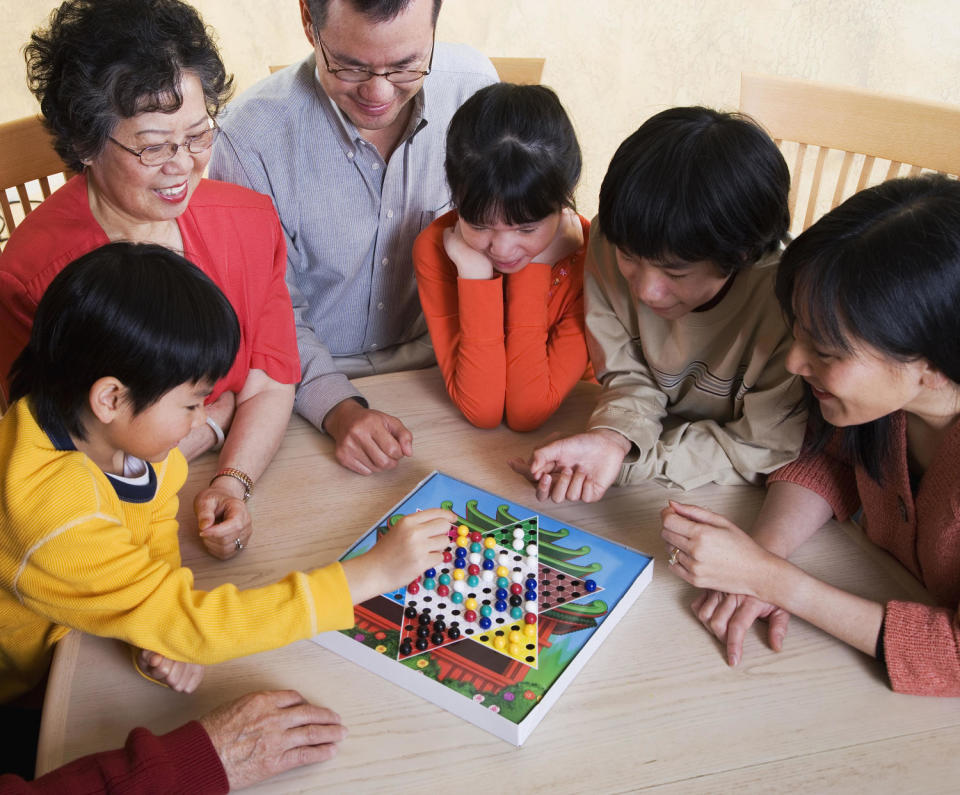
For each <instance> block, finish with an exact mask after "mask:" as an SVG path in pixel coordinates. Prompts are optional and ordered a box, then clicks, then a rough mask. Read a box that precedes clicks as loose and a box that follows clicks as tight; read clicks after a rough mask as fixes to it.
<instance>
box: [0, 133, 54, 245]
mask: <svg viewBox="0 0 960 795" xmlns="http://www.w3.org/2000/svg"><path fill="white" fill-rule="evenodd" d="M54 174H63V176H64V177H68V176H70V174H69V172H67V171H65V170H64V166H63V161H62V160H61V159H60V155H58V154H57V153H56V151H55V150H54V148H53V142H52V140H51V138H50V134H49V133H48V132H47V131H46V129H45V128H44V126H43V123H42V122H41V121H40V118H39V117H38V116H27V117H26V118H24V119H16V120H15V121H8V122H5V123H3V124H0V209H2V211H3V220H4V223H5V224H6V230H5V233H4V237H9V236H10V233H11V232H13V230H14V229H15V228H16V226H17V218H22V217H23V216H26V215H29V214H30V212H31V211H32V210H33V208H34V206H35V205H37V204H39V203H40V202H41V201H43V200H44V199H46V198H48V197H49V196H50V194H51V193H52V190H51V188H50V180H49V177H50V176H52V175H54ZM33 183H36V186H37V187H34V185H33ZM7 188H14V189H15V190H16V192H17V196H18V198H19V200H20V212H19V213H16V214H15V213H14V211H13V209H14V208H13V207H12V206H11V202H10V201H9V199H8V198H7ZM31 188H33V190H31ZM37 188H39V198H38V196H37V193H38V191H37ZM31 194H32V196H31ZM14 203H15V202H14ZM0 241H2V238H0Z"/></svg>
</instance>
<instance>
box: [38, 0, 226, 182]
mask: <svg viewBox="0 0 960 795" xmlns="http://www.w3.org/2000/svg"><path fill="white" fill-rule="evenodd" d="M24 55H25V57H26V61H27V83H28V85H29V86H30V90H31V91H32V92H33V94H34V95H35V96H36V98H37V100H38V101H39V102H40V110H41V112H42V113H43V118H44V123H45V124H46V126H47V128H48V129H49V130H50V132H51V133H52V134H53V137H54V146H55V148H56V150H57V154H59V155H60V157H61V158H62V159H63V162H64V163H66V164H67V166H68V167H69V168H71V169H72V170H74V171H81V170H82V169H83V161H84V160H88V159H90V158H92V157H96V156H97V155H98V154H99V153H100V152H101V151H103V147H104V146H106V144H107V139H108V137H109V136H110V134H111V132H112V131H113V129H114V127H115V126H116V124H117V122H118V121H119V120H120V119H125V118H131V117H133V116H136V115H137V114H138V113H145V112H153V111H161V112H164V113H172V112H174V111H176V110H178V109H179V108H180V106H181V105H182V104H183V96H182V94H181V91H180V82H181V80H182V77H183V75H184V73H187V72H189V73H190V74H193V75H196V77H197V78H198V79H199V80H200V83H201V85H202V86H203V94H204V99H205V101H206V106H207V112H208V113H209V114H210V116H211V117H216V115H217V114H218V113H219V111H220V108H221V107H222V106H223V104H224V103H225V102H226V101H227V99H228V98H229V97H230V93H231V90H232V86H233V78H232V77H231V76H228V75H227V74H226V71H225V69H224V66H223V61H222V60H221V59H220V54H219V52H218V51H217V46H216V44H215V43H214V36H213V33H212V31H211V30H210V29H209V28H207V27H206V26H205V25H204V23H203V20H202V19H201V18H200V15H199V14H198V13H197V11H196V10H195V9H194V8H192V7H191V6H189V5H187V4H186V3H182V2H179V0H67V1H66V2H65V3H63V4H62V5H61V6H60V7H59V8H57V9H56V10H54V11H53V12H52V13H51V15H50V21H49V27H48V28H46V29H43V28H41V29H38V30H36V31H34V33H33V34H32V35H31V37H30V42H29V43H28V44H27V46H26V47H25V48H24Z"/></svg>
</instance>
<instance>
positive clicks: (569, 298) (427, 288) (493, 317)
mask: <svg viewBox="0 0 960 795" xmlns="http://www.w3.org/2000/svg"><path fill="white" fill-rule="evenodd" d="M457 218H458V216H457V213H456V211H455V210H454V211H451V212H449V213H447V214H446V215H443V216H441V217H440V218H438V219H437V220H436V221H434V222H433V223H432V224H430V226H428V227H427V228H426V229H424V230H423V231H422V232H421V233H420V235H419V237H418V238H417V240H416V242H415V243H414V246H413V264H414V269H415V271H416V275H417V288H418V289H419V291H420V303H421V305H422V306H423V314H424V316H425V317H426V320H427V327H428V328H429V330H430V337H431V339H432V340H433V348H434V351H435V352H436V355H437V362H438V363H439V365H440V370H441V372H442V373H443V378H444V381H445V383H446V386H447V392H448V393H449V395H450V398H451V399H452V400H453V402H454V403H455V404H456V406H457V408H459V409H460V411H462V412H463V415H464V416H465V417H466V418H467V419H468V420H469V421H470V422H471V423H473V424H474V425H476V426H478V427H480V428H493V427H496V426H497V425H499V424H500V423H501V422H503V421H506V423H507V425H508V426H509V427H510V428H512V429H513V430H516V431H530V430H533V429H534V428H538V427H539V426H540V425H542V424H543V423H544V422H546V420H547V419H548V418H549V417H550V415H552V414H553V412H554V411H556V410H557V407H558V406H559V405H560V403H561V402H562V401H563V399H564V398H565V397H566V396H567V394H568V393H569V392H570V390H571V389H573V386H574V384H576V382H577V381H578V380H579V379H580V378H581V377H582V376H583V375H584V371H585V370H586V369H587V364H588V360H587V346H586V341H585V338H584V321H583V260H584V255H585V252H586V243H587V236H588V234H589V229H590V222H589V221H588V220H587V219H586V218H584V217H582V216H580V223H581V225H582V226H583V238H584V245H583V246H582V247H581V248H580V249H579V250H577V251H576V252H575V253H574V254H573V255H571V256H570V257H567V258H565V259H563V260H561V261H560V262H558V263H556V264H555V265H554V266H553V267H551V266H549V265H546V264H543V263H539V262H531V263H530V264H529V265H527V266H526V267H525V268H524V269H523V270H521V271H518V272H517V273H513V274H508V275H503V274H496V275H495V276H494V277H493V278H492V279H460V278H459V277H458V276H457V268H456V265H454V264H453V262H452V261H451V259H450V258H449V257H448V256H447V253H446V251H445V250H444V247H443V231H444V230H445V229H447V228H449V227H452V226H453V225H454V224H455V223H456V222H457Z"/></svg>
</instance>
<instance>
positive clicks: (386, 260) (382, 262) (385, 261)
mask: <svg viewBox="0 0 960 795" xmlns="http://www.w3.org/2000/svg"><path fill="white" fill-rule="evenodd" d="M380 264H381V265H389V264H390V260H389V259H387V258H386V257H384V258H383V259H382V260H380Z"/></svg>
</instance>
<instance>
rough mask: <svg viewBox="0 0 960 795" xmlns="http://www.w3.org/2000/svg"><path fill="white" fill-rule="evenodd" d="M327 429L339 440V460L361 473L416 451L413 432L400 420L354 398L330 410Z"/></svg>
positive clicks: (325, 422)
mask: <svg viewBox="0 0 960 795" xmlns="http://www.w3.org/2000/svg"><path fill="white" fill-rule="evenodd" d="M323 429H324V430H325V431H326V432H327V433H328V434H330V436H331V437H332V438H333V440H334V442H336V445H337V449H336V456H337V461H339V462H340V463H341V464H342V465H343V466H345V467H346V468H347V469H350V470H353V471H354V472H358V473H360V474H361V475H370V474H372V473H374V472H382V471H383V470H386V469H393V468H394V467H395V466H396V465H397V462H398V461H400V459H402V458H404V457H405V456H411V455H413V434H412V433H410V431H408V430H407V428H406V426H405V425H404V424H403V423H402V422H400V420H398V419H397V418H396V417H392V416H390V415H389V414H384V413H383V412H382V411H377V410H376V409H368V408H364V407H363V406H362V405H360V403H358V402H357V401H356V400H354V399H353V398H348V399H347V400H343V401H341V402H340V403H338V404H337V405H336V406H334V407H333V408H332V409H330V411H329V412H327V416H326V417H325V418H324V420H323Z"/></svg>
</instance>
